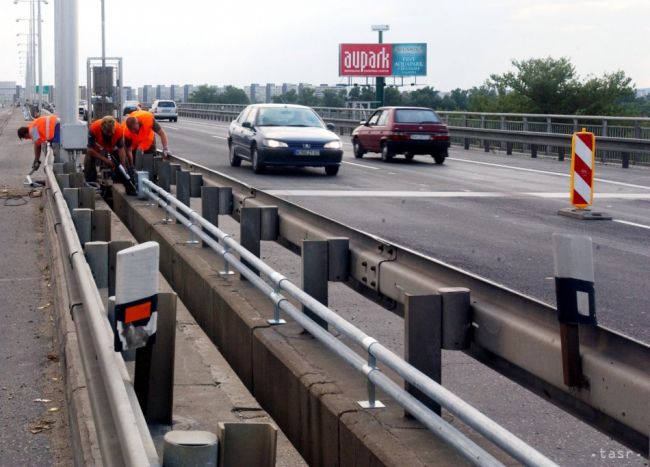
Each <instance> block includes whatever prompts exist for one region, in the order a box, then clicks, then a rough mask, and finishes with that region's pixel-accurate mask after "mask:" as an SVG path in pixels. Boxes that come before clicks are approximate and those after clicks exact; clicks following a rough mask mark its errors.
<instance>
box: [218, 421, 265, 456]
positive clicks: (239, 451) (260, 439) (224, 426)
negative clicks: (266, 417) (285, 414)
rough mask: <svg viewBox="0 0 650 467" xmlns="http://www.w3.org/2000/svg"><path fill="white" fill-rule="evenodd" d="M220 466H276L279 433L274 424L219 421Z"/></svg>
mask: <svg viewBox="0 0 650 467" xmlns="http://www.w3.org/2000/svg"><path fill="white" fill-rule="evenodd" d="M218 427H219V462H218V465H219V466H220V467H237V466H240V465H241V466H243V465H250V466H255V467H275V465H276V443H277V437H278V432H277V429H276V428H275V427H274V426H273V425H271V424H270V423H242V422H229V423H224V422H219V425H218Z"/></svg>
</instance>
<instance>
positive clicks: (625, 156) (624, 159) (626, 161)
mask: <svg viewBox="0 0 650 467" xmlns="http://www.w3.org/2000/svg"><path fill="white" fill-rule="evenodd" d="M621 168H623V169H629V168H630V153H629V152H624V153H622V154H621Z"/></svg>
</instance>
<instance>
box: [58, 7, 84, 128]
mask: <svg viewBox="0 0 650 467" xmlns="http://www.w3.org/2000/svg"><path fill="white" fill-rule="evenodd" d="M59 5H60V9H61V11H60V15H59V17H58V19H59V22H61V23H63V22H65V25H64V24H61V25H60V26H59V31H60V33H61V34H60V35H61V37H60V40H59V41H58V42H59V44H60V46H59V56H58V57H57V61H59V60H60V61H61V76H60V78H61V79H60V82H59V83H57V86H58V88H59V89H60V93H61V108H60V109H59V111H58V114H59V117H60V118H61V124H62V125H63V124H75V123H77V113H78V111H77V92H78V87H79V77H78V74H79V66H78V64H77V57H78V56H79V44H78V41H77V36H78V28H79V24H78V22H79V18H78V16H79V14H78V3H77V0H59Z"/></svg>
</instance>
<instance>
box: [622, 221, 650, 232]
mask: <svg viewBox="0 0 650 467" xmlns="http://www.w3.org/2000/svg"><path fill="white" fill-rule="evenodd" d="M613 221H614V222H618V223H619V224H625V225H631V226H633V227H641V228H642V229H648V230H650V225H643V224H637V223H635V222H629V221H622V220H620V219H613Z"/></svg>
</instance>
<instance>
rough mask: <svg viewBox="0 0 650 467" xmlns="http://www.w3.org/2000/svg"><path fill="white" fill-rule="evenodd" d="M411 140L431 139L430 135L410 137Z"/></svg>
mask: <svg viewBox="0 0 650 467" xmlns="http://www.w3.org/2000/svg"><path fill="white" fill-rule="evenodd" d="M411 139H431V135H411Z"/></svg>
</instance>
